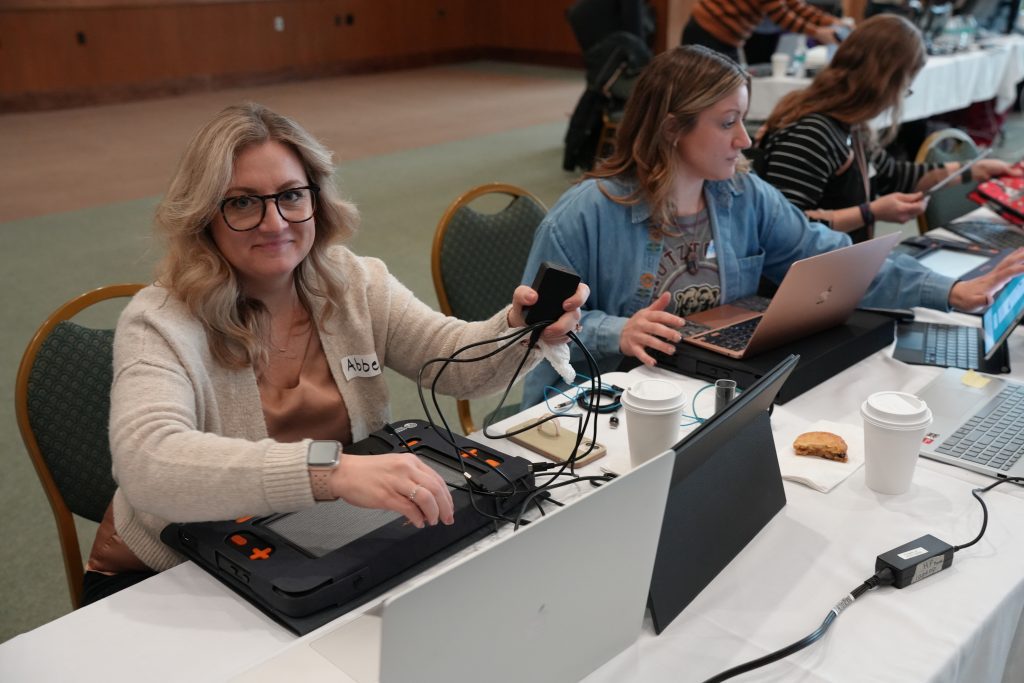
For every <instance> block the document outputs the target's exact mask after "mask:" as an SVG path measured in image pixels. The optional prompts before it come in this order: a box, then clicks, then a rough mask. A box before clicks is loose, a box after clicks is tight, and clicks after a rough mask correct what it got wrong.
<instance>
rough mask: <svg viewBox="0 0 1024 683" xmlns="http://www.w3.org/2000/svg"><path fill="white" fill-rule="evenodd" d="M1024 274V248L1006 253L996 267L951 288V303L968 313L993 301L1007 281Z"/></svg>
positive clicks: (952, 305) (953, 306)
mask: <svg viewBox="0 0 1024 683" xmlns="http://www.w3.org/2000/svg"><path fill="white" fill-rule="evenodd" d="M1021 274H1024V248H1020V249H1017V250H1015V251H1012V252H1010V253H1009V254H1007V255H1006V258H1004V259H1003V260H1002V261H1000V262H999V265H997V266H996V267H995V268H993V269H992V270H990V271H989V272H987V273H985V274H984V275H981V276H979V277H976V278H974V279H972V280H961V281H960V282H957V283H956V284H955V285H953V288H952V289H950V290H949V305H950V306H951V307H952V308H955V309H957V310H960V311H966V312H968V313H970V312H972V311H978V310H981V309H982V308H984V307H986V306H988V305H989V304H991V303H992V300H993V299H994V298H995V296H996V294H998V293H999V290H1001V289H1002V288H1003V287H1004V286H1005V285H1006V283H1007V282H1009V281H1010V280H1012V279H1013V278H1015V277H1016V276H1018V275H1021Z"/></svg>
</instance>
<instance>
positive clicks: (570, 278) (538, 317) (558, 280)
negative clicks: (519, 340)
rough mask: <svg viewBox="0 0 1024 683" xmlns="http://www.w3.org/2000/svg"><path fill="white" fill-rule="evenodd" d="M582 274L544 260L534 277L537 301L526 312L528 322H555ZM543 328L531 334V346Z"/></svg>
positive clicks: (530, 323) (562, 311)
mask: <svg viewBox="0 0 1024 683" xmlns="http://www.w3.org/2000/svg"><path fill="white" fill-rule="evenodd" d="M579 284H580V276H579V275H577V274H576V271H574V270H573V269H572V268H569V267H568V266H561V265H558V264H557V263H551V262H550V261H544V262H543V263H541V264H540V268H538V269H537V276H536V277H534V278H533V285H532V286H533V289H534V291H536V292H537V295H538V297H537V303H535V304H534V305H533V306H530V309H529V310H528V311H527V312H526V324H527V325H533V324H535V323H541V322H547V323H553V322H555V321H556V320H558V319H559V318H560V317H562V314H563V313H564V312H565V311H564V310H563V309H562V303H563V302H564V301H565V300H566V299H568V298H569V297H571V296H572V295H573V294H575V293H576V288H577V287H578V286H579ZM542 329H543V328H538V329H536V330H534V331H533V334H532V335H530V346H533V345H534V344H536V343H537V339H539V338H540V333H541V330H542Z"/></svg>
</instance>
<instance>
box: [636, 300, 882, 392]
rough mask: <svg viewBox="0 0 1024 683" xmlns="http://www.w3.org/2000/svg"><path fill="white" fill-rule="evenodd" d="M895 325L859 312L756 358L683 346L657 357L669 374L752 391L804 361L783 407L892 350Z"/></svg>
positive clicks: (787, 389) (788, 388)
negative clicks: (794, 360) (790, 362)
mask: <svg viewBox="0 0 1024 683" xmlns="http://www.w3.org/2000/svg"><path fill="white" fill-rule="evenodd" d="M895 324H896V323H895V320H893V318H892V317H890V316H888V315H884V314H881V313H870V312H867V311H861V310H857V311H854V312H853V314H852V315H851V316H850V317H849V318H848V319H847V321H846V322H845V323H844V324H842V325H839V326H837V327H833V328H831V329H828V330H824V331H822V332H818V333H817V334H812V335H810V336H807V337H804V338H803V339H798V340H797V341H795V342H791V343H789V344H785V345H783V346H780V347H778V348H775V349H772V350H770V351H765V352H764V353H760V354H758V355H756V356H752V357H750V358H729V357H728V356H723V355H721V354H718V353H715V352H713V351H708V350H706V349H701V348H699V347H696V346H691V345H689V344H682V343H681V344H679V348H678V349H677V351H676V353H675V354H674V355H672V356H666V355H665V354H662V353H657V352H655V354H654V357H655V360H657V362H658V366H659V367H662V368H665V369H666V370H672V371H674V372H678V373H680V374H683V375H688V376H690V377H696V378H698V379H704V380H707V381H709V382H714V381H715V380H719V379H731V380H735V381H736V384H737V386H739V388H740V389H746V388H747V387H749V386H750V385H752V384H753V383H754V382H756V381H757V380H758V378H760V377H763V376H764V375H766V374H768V373H769V372H771V370H772V369H773V368H774V367H775V366H776V365H778V364H779V363H780V362H782V361H783V360H785V359H786V358H787V357H788V356H789V355H790V354H795V355H798V356H800V363H799V365H797V366H796V369H795V370H793V373H792V374H791V375H790V377H789V380H788V381H787V382H786V384H785V385H783V387H782V389H781V390H780V391H779V393H778V395H777V396H776V397H775V402H776V403H780V404H781V403H785V402H786V401H789V400H790V399H793V398H796V397H797V396H799V395H800V394H802V393H804V392H805V391H807V390H808V389H813V388H814V387H816V386H817V385H819V384H821V383H822V382H824V381H825V380H827V379H829V378H830V377H833V376H835V375H836V374H838V373H839V372H841V371H842V370H845V369H846V368H848V367H850V366H851V365H853V364H854V363H856V362H857V361H859V360H861V359H863V358H866V357H868V356H870V355H871V354H872V353H874V352H875V351H878V350H879V349H883V348H885V347H886V346H888V345H889V344H891V343H892V340H893V335H894V329H895V327H894V326H895Z"/></svg>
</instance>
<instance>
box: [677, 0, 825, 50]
mask: <svg viewBox="0 0 1024 683" xmlns="http://www.w3.org/2000/svg"><path fill="white" fill-rule="evenodd" d="M765 17H768V18H770V19H771V20H772V21H774V22H775V23H776V24H778V25H779V26H781V27H782V28H783V29H784V30H785V31H788V32H790V33H805V34H807V35H808V36H809V37H811V38H813V39H814V40H816V41H817V42H819V43H823V44H825V45H831V44H834V43H836V42H838V40H837V38H836V34H835V31H834V25H835V24H838V23H840V21H841V19H839V18H838V17H834V16H832V15H831V14H828V13H826V12H822V11H821V10H819V9H817V8H816V7H812V6H810V5H808V4H806V3H804V2H803V0H698V2H697V4H696V5H695V6H694V8H693V12H692V14H690V20H689V21H688V22H687V23H686V27H685V28H684V29H683V40H682V44H683V45H703V46H705V47H709V48H711V49H712V50H715V51H717V52H721V53H722V54H724V55H726V56H728V57H731V58H732V59H733V60H735V61H737V62H738V61H740V56H739V49H740V47H742V46H743V44H744V43H745V42H746V41H747V39H748V38H750V36H751V35H752V34H753V33H754V29H755V28H756V27H757V25H758V24H760V23H761V21H762V20H763V19H764V18H765Z"/></svg>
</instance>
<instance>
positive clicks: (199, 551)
mask: <svg viewBox="0 0 1024 683" xmlns="http://www.w3.org/2000/svg"><path fill="white" fill-rule="evenodd" d="M392 428H393V432H389V431H384V430H381V431H377V432H374V433H373V434H371V435H370V436H369V437H368V438H366V439H364V440H362V441H358V442H356V443H354V444H352V445H351V446H346V447H345V454H346V455H347V456H352V455H360V456H362V457H372V456H373V455H375V454H380V453H401V452H404V451H407V450H409V449H411V450H412V451H413V452H414V453H415V454H416V455H418V456H419V457H420V458H422V460H423V461H424V462H425V463H426V464H427V465H429V466H430V467H431V468H433V469H434V470H435V471H437V472H438V473H439V474H440V475H441V476H442V477H443V478H444V479H445V481H447V482H448V483H449V484H450V485H454V486H459V487H461V488H462V489H463V490H452V499H453V501H454V503H455V524H453V525H451V526H445V525H443V524H438V525H437V526H433V527H429V526H428V527H425V528H423V529H417V528H416V527H414V526H412V525H411V524H408V523H407V521H406V520H405V518H404V517H403V516H401V515H399V514H398V513H394V512H390V511H383V510H370V509H366V508H360V507H355V506H352V505H349V504H348V503H346V502H344V501H341V500H338V501H332V502H327V503H317V504H316V505H314V506H312V507H310V508H307V509H305V510H300V511H298V512H293V513H287V514H275V515H270V516H267V517H243V518H240V519H236V520H229V521H222V522H202V523H187V524H170V525H168V526H167V527H166V528H165V529H164V530H163V532H162V533H161V535H160V537H161V539H162V540H163V541H164V543H166V544H168V545H169V546H171V547H172V548H174V549H175V550H177V551H178V552H180V553H182V554H183V555H185V556H186V557H188V558H189V559H190V560H192V561H193V562H195V563H196V564H198V565H199V566H200V567H202V568H203V569H205V570H206V571H208V572H209V573H211V574H213V576H215V577H216V578H217V579H219V580H220V581H221V582H223V583H224V584H226V585H227V586H228V587H229V588H231V589H232V590H234V591H236V592H237V593H238V594H240V595H241V596H242V597H244V598H245V599H246V600H248V601H249V602H251V603H252V604H253V605H255V606H256V607H258V608H259V609H261V610H262V611H263V612H264V613H266V614H267V615H268V616H270V617H271V618H273V619H274V620H276V621H278V622H279V623H281V624H283V625H284V626H286V627H287V628H289V629H290V630H292V631H294V632H296V633H298V634H300V635H301V634H305V633H308V632H309V631H312V630H313V629H315V628H317V627H319V626H322V625H323V624H325V623H327V622H329V621H331V620H333V619H335V618H337V617H338V616H340V615H342V614H344V613H345V612H347V611H349V610H351V609H353V608H355V607H357V606H359V605H360V604H362V603H364V602H366V601H367V600H370V599H372V598H374V597H376V596H378V595H381V594H383V593H384V592H385V591H387V590H389V589H390V588H391V587H393V586H395V585H397V584H398V583H400V582H401V581H404V580H405V579H407V578H409V577H410V576H412V575H414V574H416V573H418V572H420V571H422V570H423V569H425V568H426V567H429V566H430V565H433V564H436V563H437V562H439V561H440V560H442V559H444V558H446V557H449V556H450V555H452V554H453V553H455V552H457V551H458V550H460V549H462V548H464V547H466V546H467V545H469V544H471V543H473V542H475V541H477V540H479V539H480V538H482V537H483V536H486V535H487V534H488V533H491V532H493V531H494V530H495V528H496V526H495V524H496V523H497V522H496V520H495V517H498V516H500V515H502V514H505V513H506V512H508V511H511V510H518V507H519V505H521V503H522V501H523V499H524V497H525V496H526V495H527V494H528V493H529V492H530V491H531V490H532V489H533V475H532V473H531V470H530V463H529V461H528V460H525V459H524V458H520V457H517V456H510V455H506V454H504V453H500V452H498V451H496V450H495V449H493V448H491V447H489V446H484V445H482V444H479V443H477V442H475V441H471V440H470V439H466V438H464V437H461V436H457V435H456V436H455V437H454V438H455V442H456V443H457V444H458V446H459V451H458V452H459V455H457V454H456V449H455V447H454V446H452V445H450V444H449V443H448V442H447V439H448V435H447V434H446V433H444V434H443V433H440V432H438V431H436V430H434V429H433V428H432V427H431V426H430V425H429V424H427V423H426V422H424V421H422V420H406V421H402V422H396V423H393V424H392ZM460 460H461V463H462V464H460V462H459V461H460ZM462 465H465V467H466V473H468V475H469V479H471V480H472V481H473V482H475V485H474V490H476V491H477V493H472V494H471V493H469V492H468V491H467V490H465V489H466V488H467V476H466V474H465V473H464V472H463V469H462Z"/></svg>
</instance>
